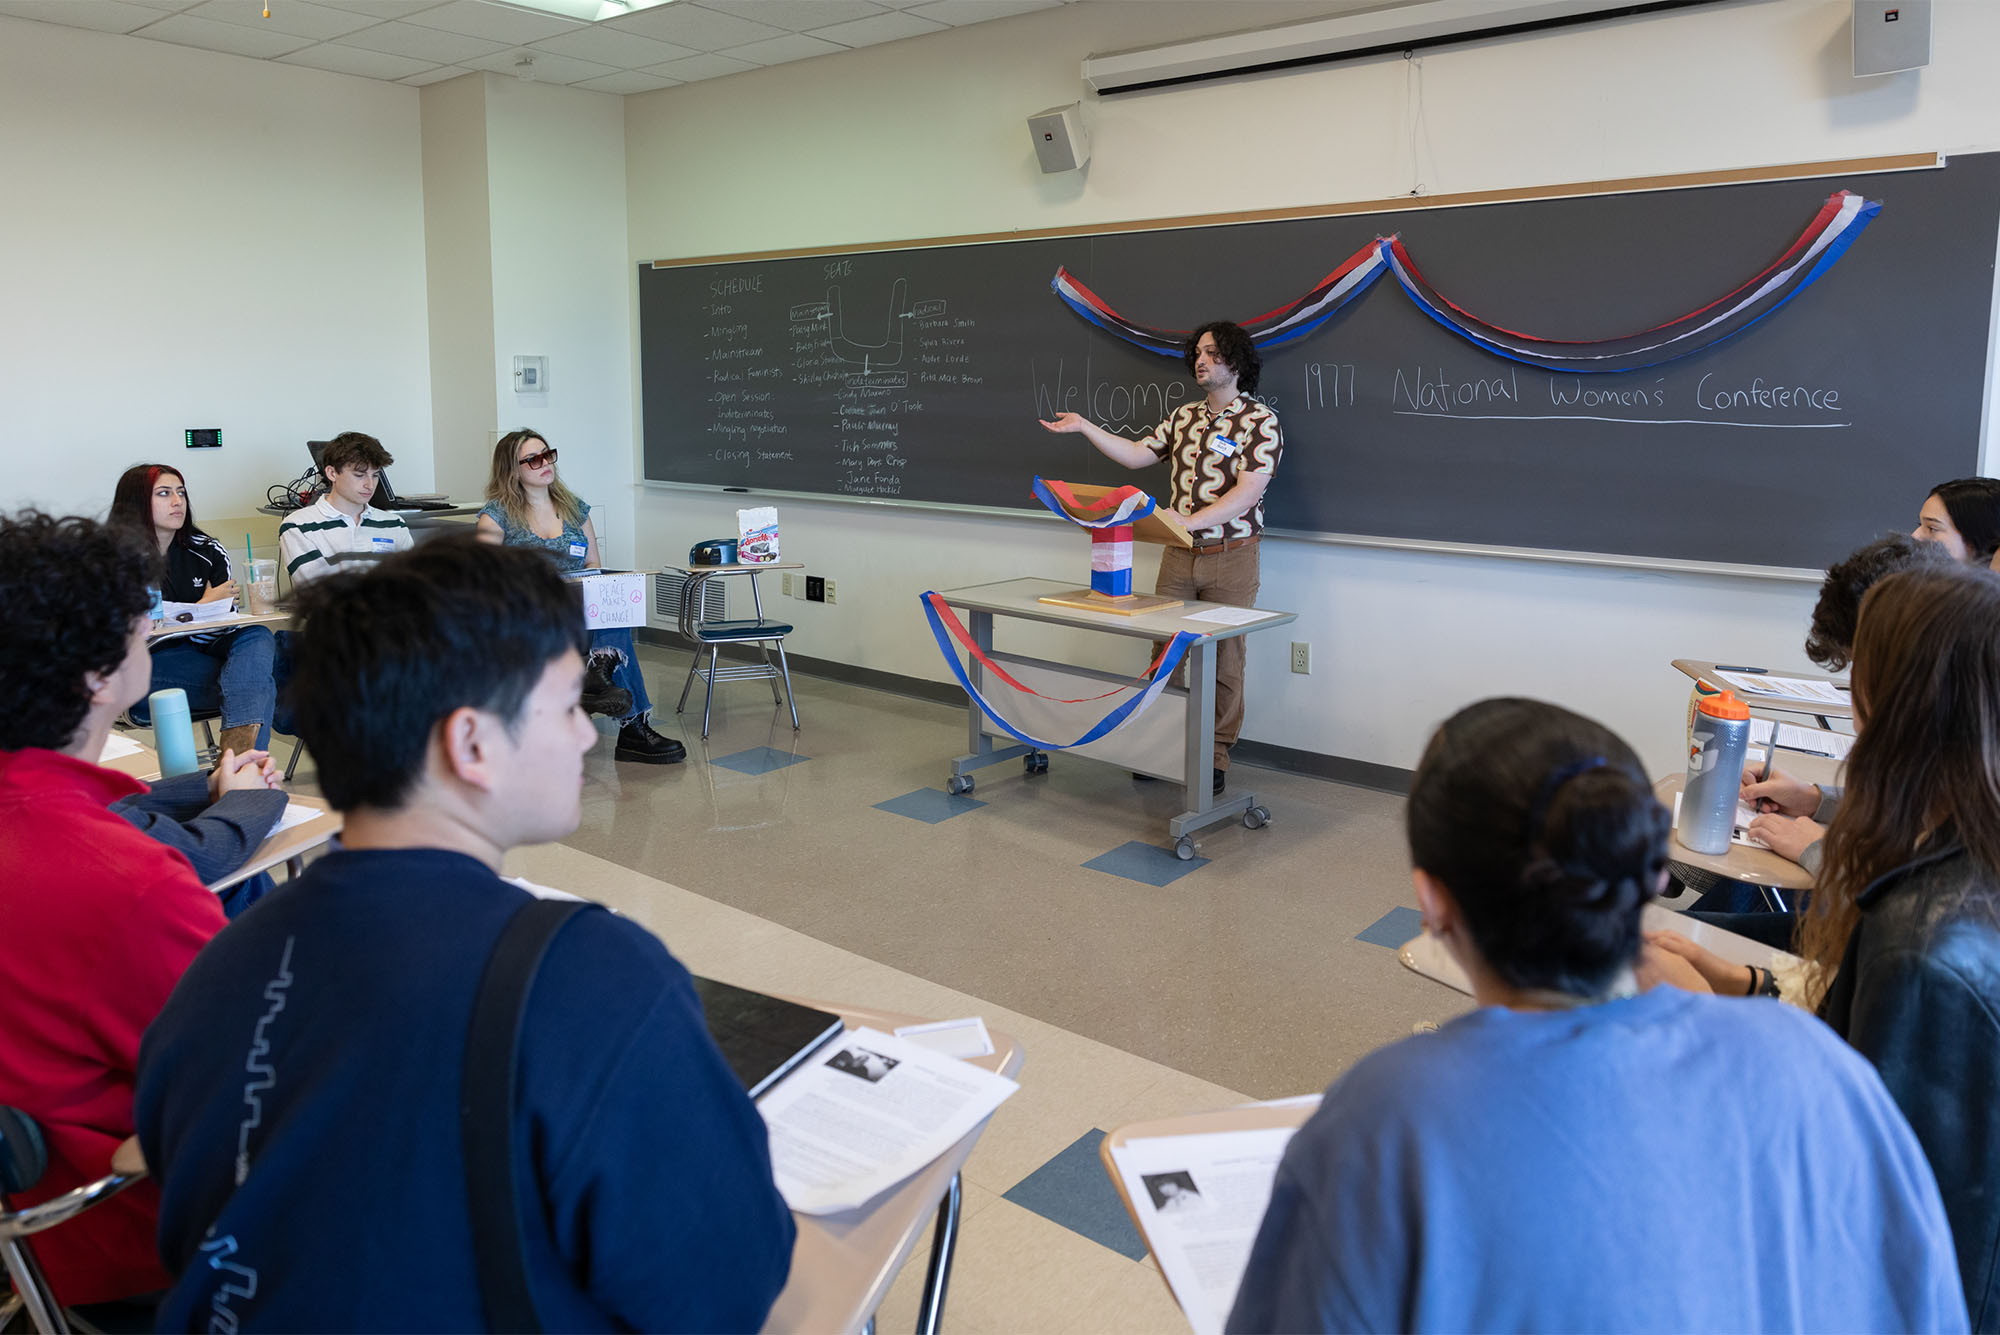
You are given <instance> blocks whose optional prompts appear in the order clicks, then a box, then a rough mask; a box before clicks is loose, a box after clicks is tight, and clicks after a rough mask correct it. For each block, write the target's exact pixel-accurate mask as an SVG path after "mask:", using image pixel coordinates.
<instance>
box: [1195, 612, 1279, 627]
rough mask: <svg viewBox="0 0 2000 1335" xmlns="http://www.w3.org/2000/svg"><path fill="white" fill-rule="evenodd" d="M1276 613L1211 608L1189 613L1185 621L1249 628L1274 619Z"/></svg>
mask: <svg viewBox="0 0 2000 1335" xmlns="http://www.w3.org/2000/svg"><path fill="white" fill-rule="evenodd" d="M1276 615H1278V614H1277V613H1276V612H1261V611H1259V610H1257V609H1256V608H1254V607H1211V608H1209V609H1208V610H1207V611H1205V612H1189V613H1188V614H1187V615H1186V616H1185V617H1182V618H1181V619H1182V620H1183V621H1206V622H1209V623H1210V624H1211V625H1216V626H1247V625H1249V624H1250V623H1251V622H1253V621H1262V620H1263V619H1264V618H1265V617H1274V616H1276Z"/></svg>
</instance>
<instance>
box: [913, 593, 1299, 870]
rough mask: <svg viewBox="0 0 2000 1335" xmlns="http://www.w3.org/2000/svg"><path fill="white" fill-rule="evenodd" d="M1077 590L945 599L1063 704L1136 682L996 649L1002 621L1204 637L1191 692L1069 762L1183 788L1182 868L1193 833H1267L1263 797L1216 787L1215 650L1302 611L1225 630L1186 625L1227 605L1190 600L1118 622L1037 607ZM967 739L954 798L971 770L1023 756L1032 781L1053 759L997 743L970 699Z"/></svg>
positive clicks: (1191, 660)
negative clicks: (1233, 826)
mask: <svg viewBox="0 0 2000 1335" xmlns="http://www.w3.org/2000/svg"><path fill="white" fill-rule="evenodd" d="M1075 591H1076V583H1075V581H1074V580H1059V579H1010V580H1003V581H1001V582H999V583H996V584H978V585H973V586H971V587H969V588H963V589H950V590H947V591H945V592H944V593H942V594H941V595H940V596H941V597H942V598H943V599H944V600H945V602H946V603H948V604H950V605H951V606H952V607H953V608H956V609H959V610H961V611H965V612H969V613H971V616H970V618H969V620H968V625H967V629H968V630H969V631H970V632H971V635H972V638H973V641H974V643H976V644H977V645H978V646H979V648H980V651H981V652H983V653H985V654H986V655H987V656H988V657H990V658H992V659H993V661H994V662H996V663H1000V664H1004V665H1005V666H1006V667H1007V669H1008V671H1009V672H1010V673H1012V674H1013V675H1014V676H1016V677H1017V678H1019V679H1021V680H1022V681H1023V682H1024V683H1025V684H1027V685H1029V686H1031V687H1034V688H1035V689H1037V690H1041V691H1044V692H1046V693H1049V694H1053V695H1055V696H1057V697H1058V698H1063V699H1071V698H1076V697H1081V696H1094V695H1102V694H1103V693H1105V692H1106V691H1107V690H1110V689H1112V688H1113V687H1116V686H1118V685H1122V684H1126V683H1128V682H1129V681H1130V678H1128V677H1120V676H1118V675H1116V674H1114V673H1109V672H1099V671H1096V670H1094V669H1091V668H1087V667H1081V666H1077V665H1074V664H1066V663H1056V662H1050V661H1048V660H1046V659H1039V658H1029V657H1026V656H1024V655H1020V654H1012V653H1000V652H996V651H995V650H994V648H993V618H994V617H996V616H1002V617H1014V618H1017V619H1021V620H1026V621H1039V622H1045V623H1047V624H1049V625H1055V626H1063V627H1068V628H1071V629H1076V630H1090V631H1098V632H1101V633H1103V634H1106V635H1122V636H1125V637H1127V638H1130V639H1136V640H1154V641H1157V640H1167V639H1171V638H1173V636H1174V634H1175V632H1177V631H1183V630H1188V631H1193V632H1195V633H1196V634H1197V635H1199V636H1200V637H1201V638H1200V639H1198V640H1196V641H1195V642H1194V644H1193V645H1192V646H1191V647H1190V648H1189V649H1188V652H1187V660H1186V672H1187V686H1186V688H1185V689H1184V690H1183V689H1182V688H1180V687H1173V686H1170V687H1168V688H1167V690H1166V691H1165V692H1164V693H1163V694H1162V695H1161V697H1160V698H1159V699H1158V700H1156V701H1154V702H1153V706H1152V707H1151V708H1149V709H1147V710H1146V711H1145V712H1144V713H1142V714H1140V715H1138V716H1136V717H1134V718H1132V719H1130V720H1128V721H1127V722H1126V723H1125V725H1124V726H1123V727H1121V728H1119V729H1117V730H1116V731H1114V732H1112V733H1111V734H1109V735H1108V736H1105V737H1100V738H1099V739H1097V740H1096V741H1094V742H1092V743H1090V744H1089V745H1088V746H1081V747H1077V748H1075V749H1074V750H1073V751H1072V752H1071V754H1074V755H1081V756H1088V757H1090V758H1091V759H1093V760H1102V761H1105V762H1107V763H1109V764H1113V765H1116V766H1118V767H1119V768H1121V769H1128V770H1132V771H1135V772H1137V773H1140V774H1151V775H1153V776H1155V777H1157V778H1162V779H1171V780H1173V781H1174V782H1175V783H1178V784H1180V785H1182V787H1183V788H1184V790H1185V791H1186V794H1187V801H1188V804H1189V809H1188V810H1186V811H1183V812H1182V813H1181V814H1180V815H1178V816H1175V817H1174V818H1173V819H1171V820H1170V821H1168V822H1167V837H1168V838H1170V839H1172V840H1173V841H1174V852H1175V853H1176V854H1177V855H1179V856H1180V857H1181V858H1182V859H1184V860H1185V859H1191V858H1193V857H1194V852H1195V848H1194V839H1193V834H1194V832H1195V831H1197V830H1201V829H1206V828H1207V827H1208V826H1211V825H1219V824H1221V823H1222V822H1223V821H1227V820H1234V819H1236V818H1238V817H1241V818H1242V821H1243V823H1244V824H1245V825H1247V826H1249V827H1250V828H1251V829H1256V828H1257V827H1258V826H1261V825H1263V824H1264V823H1265V822H1266V821H1267V820H1269V819H1270V815H1271V813H1270V812H1269V811H1268V810H1266V809H1265V808H1264V807H1263V805H1262V804H1260V803H1259V802H1258V800H1257V794H1256V793H1254V792H1237V793H1233V794H1231V795H1230V796H1227V797H1224V798H1221V799H1217V798H1215V797H1214V796H1213V794H1212V792H1211V789H1210V778H1209V772H1210V770H1211V769H1212V768H1213V767H1214V764H1215V652H1214V650H1215V645H1216V644H1217V643H1219V642H1220V641H1222V640H1226V639H1231V638H1233V637H1235V636H1238V635H1248V634H1249V633H1251V632H1252V631H1259V630H1269V629H1271V628H1272V627H1274V626H1283V625H1286V624H1288V623H1290V622H1292V621H1295V620H1297V619H1298V616H1297V613H1294V612H1273V611H1266V612H1265V615H1264V616H1262V617H1261V618H1259V619H1258V620H1256V621H1252V622H1249V623H1247V624H1245V625H1240V626H1224V625H1217V624H1216V623H1214V622H1203V621H1190V620H1188V616H1189V615H1190V614H1191V613H1196V612H1205V611H1209V610H1212V609H1214V608H1217V607H1220V606H1221V604H1219V603H1204V602H1194V601H1189V602H1187V603H1184V604H1182V605H1181V606H1180V607H1177V608H1173V609H1171V610H1167V611H1161V612H1143V613H1140V614H1139V615H1137V616H1119V615H1118V614H1116V613H1114V612H1089V611H1084V610H1082V609H1080V608H1071V607H1058V606H1055V605H1053V604H1050V603H1044V602H1040V601H1037V600H1038V599H1040V598H1041V597H1042V595H1044V594H1058V595H1060V594H1069V593H1074V592H1075ZM1259 610H1262V609H1259ZM984 672H985V669H984V668H983V667H982V665H981V664H980V663H979V661H978V660H977V659H973V660H972V661H971V663H969V664H968V665H967V675H968V676H969V677H970V678H971V679H972V684H973V685H974V686H979V687H981V688H982V689H983V688H984V681H983V675H984ZM1175 697H1178V702H1179V705H1180V708H1178V709H1176V708H1175V707H1174V704H1175ZM966 735H967V744H968V746H969V747H970V751H969V753H968V754H966V755H962V756H960V757H958V758H957V759H956V760H954V761H952V762H951V777H950V779H949V781H948V782H947V783H946V785H945V790H946V791H947V792H952V793H965V792H970V791H972V785H973V778H972V771H974V770H978V769H984V768H985V767H987V766H988V765H997V764H999V763H1000V762H1001V761H1003V760H1011V759H1013V758H1014V757H1015V756H1022V757H1025V758H1026V765H1027V769H1028V772H1029V773H1031V774H1033V773H1038V772H1040V771H1041V770H1043V769H1046V768H1047V767H1048V757H1047V756H1046V755H1045V754H1043V753H1042V752H1040V751H1037V750H1035V749H1034V748H1032V747H1029V746H1025V745H1022V744H1019V743H1015V744H1011V745H996V744H995V736H996V735H998V736H1000V737H1005V734H1004V733H999V730H998V729H997V728H995V727H994V726H993V724H992V723H991V722H990V721H989V720H987V718H986V716H985V715H984V714H983V713H982V712H981V711H980V708H979V705H978V703H977V702H976V701H973V700H970V699H968V700H967V701H966Z"/></svg>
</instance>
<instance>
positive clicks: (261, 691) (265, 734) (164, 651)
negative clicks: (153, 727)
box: [132, 626, 278, 750]
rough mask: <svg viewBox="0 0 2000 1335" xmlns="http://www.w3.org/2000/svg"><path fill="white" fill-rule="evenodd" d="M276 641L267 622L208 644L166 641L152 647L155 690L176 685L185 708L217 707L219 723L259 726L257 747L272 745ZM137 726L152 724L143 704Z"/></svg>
mask: <svg viewBox="0 0 2000 1335" xmlns="http://www.w3.org/2000/svg"><path fill="white" fill-rule="evenodd" d="M276 643H277V642H276V641H275V640H273V639H272V638H271V631H270V628H269V627H267V626H245V627H243V628H242V629H241V630H233V631H230V632H229V633H228V634H227V635H225V636H224V637H223V638H221V639H219V640H216V641H214V642H213V643H210V644H190V643H189V642H188V641H186V640H168V641H167V642H166V643H165V644H162V645H160V646H159V647H157V648H155V649H154V650H153V685H152V689H153V690H155V691H164V690H167V689H169V688H171V687H175V686H178V687H180V688H181V689H182V690H184V691H186V692H187V698H188V708H189V709H190V710H192V711H193V712H195V713H197V714H199V713H202V712H203V711H206V710H220V711H221V713H222V726H223V727H225V728H235V727H240V726H245V725H248V724H252V723H254V724H256V725H257V747H258V749H259V750H262V749H264V748H265V747H268V746H269V745H270V744H271V712H272V710H273V708H275V706H276V703H277V696H278V688H277V686H276V684H275V683H274V682H273V681H272V678H271V667H272V659H273V657H274V656H275V654H276ZM132 717H133V719H134V720H136V721H137V722H139V723H140V724H145V723H148V722H150V719H149V717H148V713H147V709H146V702H145V701H143V700H142V701H140V702H139V703H138V704H136V705H134V706H133V707H132Z"/></svg>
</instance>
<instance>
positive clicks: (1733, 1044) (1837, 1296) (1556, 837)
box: [1228, 700, 1965, 1332]
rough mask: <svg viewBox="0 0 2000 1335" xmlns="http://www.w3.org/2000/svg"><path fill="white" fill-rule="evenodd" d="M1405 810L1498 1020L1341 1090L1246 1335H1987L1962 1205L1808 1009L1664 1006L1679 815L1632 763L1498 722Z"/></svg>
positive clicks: (1430, 884) (1271, 1246)
mask: <svg viewBox="0 0 2000 1335" xmlns="http://www.w3.org/2000/svg"><path fill="white" fill-rule="evenodd" d="M1407 818H1408V824H1409V838H1410V856H1411V858H1412V860H1413V861H1414V863H1415V866H1416V870H1415V871H1414V872H1413V873H1412V876H1413V879H1414V881H1415V883H1416V894H1417V902H1418V903H1419V904H1420V905H1421V906H1422V907H1423V913H1424V918H1425V922H1426V925H1427V926H1428V927H1429V929H1430V930H1431V931H1432V932H1433V933H1435V934H1436V935H1437V936H1438V937H1439V939H1440V940H1442V941H1443V943H1444V945H1445V947H1446V948H1447V949H1448V950H1449V951H1450V952H1451V955H1452V958H1453V959H1455V960H1456V961H1458V963H1459V964H1460V965H1461V966H1462V967H1463V968H1464V969H1465V972H1466V974H1467V975H1468V976H1469V977H1470V978H1471V979H1472V984H1473V992H1474V996H1475V997H1476V998H1477V999H1478V1001H1479V1003H1480V1008H1479V1009H1478V1010H1476V1011H1474V1012H1472V1013H1471V1014H1469V1015H1464V1016H1461V1017H1460V1018H1458V1019H1456V1020H1453V1021H1452V1022H1450V1023H1449V1024H1447V1025H1445V1026H1444V1027H1443V1028H1442V1029H1440V1030H1438V1031H1437V1032H1436V1033H1431V1034H1421V1035H1417V1036H1415V1037H1412V1038H1406V1039H1404V1040H1403V1041H1401V1042H1399V1043H1395V1044H1392V1045H1391V1046H1389V1047H1387V1048H1384V1049H1383V1050H1381V1051H1379V1052H1376V1053H1374V1054H1372V1055H1370V1056H1368V1057H1365V1058H1363V1059H1362V1060H1361V1061H1360V1062H1359V1063H1358V1064H1357V1065H1355V1067H1354V1068H1353V1069H1352V1070H1350V1071H1349V1072H1348V1073H1347V1074H1346V1075H1344V1076H1342V1077H1341V1078H1340V1079H1339V1080H1337V1081H1336V1082H1334V1084H1333V1086H1332V1088H1330V1089H1329V1090H1328V1091H1327V1092H1326V1097H1325V1101H1324V1102H1323V1103H1322V1104H1321V1106H1320V1108H1319V1110H1318V1111H1317V1112H1316V1113H1314V1114H1313V1116H1312V1117H1311V1118H1310V1119H1309V1120H1308V1121H1307V1122H1306V1124H1305V1126H1304V1127H1303V1128H1301V1129H1300V1131H1299V1133H1298V1135H1297V1136H1296V1137H1294V1138H1293V1140H1292V1142H1291V1144H1290V1145H1289V1146H1288V1147H1287V1149H1286V1151H1285V1155H1284V1158H1283V1161H1282V1162H1281V1164H1280V1166H1279V1169H1278V1174H1277V1181H1276V1185H1275V1188H1274V1190H1273V1192H1272V1195H1271V1202H1270V1207H1269V1209H1268V1210H1267V1211H1266V1213H1265V1215H1264V1221H1263V1225H1262V1227H1261V1229H1260V1230H1259V1232H1258V1235H1257V1240H1256V1243H1255V1245H1254V1246H1253V1248H1252V1250H1251V1254H1250V1261H1249V1268H1248V1271H1247V1273H1245V1275H1244V1277H1243V1283H1242V1287H1241V1289H1239V1290H1238V1293H1237V1298H1236V1306H1235V1309H1234V1311H1233V1312H1232V1313H1231V1314H1230V1317H1229V1322H1228V1329H1230V1330H1232V1331H1257V1332H1262V1331H1374V1330H1404V1331H1412V1330H1435V1331H1500V1330H1515V1331H1527V1330H1579V1331H1618V1330H1629V1329H1647V1330H1677V1331H1746V1330H1786V1331H1790V1330H1951V1329H1963V1328H1964V1325H1965V1308H1964V1301H1963V1298H1962V1297H1961V1295H1960V1293H1959V1289H1958V1282H1957V1275H1956V1273H1955V1271H1954V1269H1953V1264H1952V1252H1951V1236H1950V1234H1949V1232H1948V1231H1947V1229H1946V1226H1945V1221H1944V1214H1943V1211H1942V1210H1941V1209H1940V1208H1939V1204H1938V1190H1937V1185H1936V1183H1935V1182H1933V1181H1932V1178H1931V1173H1930V1169H1929V1166H1928V1165H1927V1164H1926V1163H1925V1162H1924V1159H1923V1155H1922V1152H1921V1150H1920V1149H1919V1148H1918V1146H1917V1144H1916V1141H1915V1138H1914V1137H1912V1136H1911V1134H1910V1129H1909V1127H1908V1126H1907V1125H1905V1124H1904V1122H1903V1119H1902V1117H1901V1115H1900V1114H1899V1113H1898V1112H1897V1111H1896V1107H1895V1104H1894V1103H1893V1102H1891V1101H1890V1099H1889V1097H1888V1095H1887V1094H1886V1093H1885V1092H1884V1090H1883V1088H1882V1082H1881V1081H1880V1080H1879V1079H1878V1078H1876V1075H1875V1073H1874V1072H1873V1071H1871V1070H1870V1069H1869V1068H1868V1065H1867V1063H1866V1062H1863V1061H1860V1060H1858V1059H1857V1058H1856V1056H1855V1054H1854V1053H1853V1052H1852V1051H1851V1050H1849V1049H1848V1048H1847V1047H1846V1046H1845V1045H1843V1044H1841V1043H1839V1042H1837V1041H1835V1039H1834V1037H1833V1035H1832V1034H1830V1033H1828V1032H1827V1030H1826V1028H1825V1026H1823V1025H1821V1024H1819V1023H1817V1022H1816V1021H1814V1020H1813V1018H1812V1017H1811V1016H1809V1015H1806V1014H1804V1013H1802V1012H1800V1011H1799V1010H1797V1009H1796V1008H1793V1007H1790V1006H1785V1005H1782V1004H1779V1003H1774V1002H1767V1003H1758V1004H1745V1003H1741V1002H1730V1001H1723V1000H1719V999H1717V998H1714V997H1709V996H1701V995H1690V993H1688V992H1685V991H1682V990H1680V989H1678V988H1667V987H1656V988H1654V989H1653V990H1651V991H1648V992H1643V993H1641V992H1638V991H1637V990H1636V986H1635V979H1634V966H1635V963H1636V962H1638V960H1639V958H1640V952H1641V945H1640V927H1639V921H1640V911H1641V909H1642V908H1643V906H1644V905H1645V903H1646V901H1647V900H1648V899H1650V898H1652V896H1653V894H1654V893H1655V891H1656V890H1657V888H1658V887H1659V886H1660V885H1661V884H1662V883H1663V881H1664V877H1665V866H1666V853H1667V824H1668V821H1667V814H1666V812H1665V811H1664V810H1663V809H1662V808H1661V807H1660V804H1659V803H1658V802H1656V801H1655V800H1654V799H1653V795H1652V789H1651V786H1650V785H1649V784H1648V783H1647V781H1646V774H1645V771H1644V770H1643V769H1641V768H1640V765H1639V760H1638V757H1637V756H1636V755H1634V754H1633V752H1632V750H1631V748H1630V747H1628V746H1626V745H1625V743H1624V742H1622V741H1620V740H1619V739H1618V738H1617V737H1616V736H1615V735H1613V734H1612V733H1611V732H1609V731H1608V730H1606V729H1605V728H1603V727H1601V726H1599V725H1598V724H1596V723H1593V722H1591V721H1590V720H1589V719H1586V718H1582V717H1580V716H1578V715H1576V714H1572V713H1570V712H1569V711H1568V710H1565V709H1561V708H1558V707H1557V706H1555V705H1550V704H1543V703H1541V702H1539V701H1534V700H1487V701H1484V702H1482V703H1480V704H1476V705H1472V706H1470V707H1469V708H1467V709H1464V710H1461V711H1460V712H1459V713H1458V714H1457V715H1455V716H1454V717H1452V718H1451V719H1449V720H1448V721H1446V723H1445V724H1444V726H1443V727H1441V728H1439V729H1438V732H1437V734H1436V736H1434V737H1433V738H1432V739H1431V742H1430V745H1429V746H1428V747H1427V748H1426V750H1425V752H1424V756H1423V760H1422V762H1421V764H1420V765H1419V766H1418V769H1417V773H1416V778H1415V781H1414V783H1413V786H1412V788H1411V790H1410V798H1409V807H1408V816H1407ZM1694 985H1695V986H1697V987H1698V986H1699V981H1698V980H1696V981H1695V984H1694ZM1690 1118H1694V1119H1696V1120H1697V1121H1698V1122H1699V1124H1700V1126H1701V1134H1700V1135H1689V1134H1688V1126H1689V1119H1690Z"/></svg>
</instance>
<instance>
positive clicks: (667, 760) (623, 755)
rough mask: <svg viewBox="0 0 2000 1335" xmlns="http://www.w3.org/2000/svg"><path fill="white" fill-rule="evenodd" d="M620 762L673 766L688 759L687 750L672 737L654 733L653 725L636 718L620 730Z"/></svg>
mask: <svg viewBox="0 0 2000 1335" xmlns="http://www.w3.org/2000/svg"><path fill="white" fill-rule="evenodd" d="M613 755H614V756H615V757H616V758H617V759H619V760H636V761H639V762H640V763H642V764H646V765H671V764H674V763H675V762H677V761H682V760H686V759H687V748H686V747H685V746H682V745H681V744H680V743H679V742H677V741H675V740H674V739H673V738H671V737H666V736H662V735H661V734H659V733H657V732H654V731H653V725H652V724H651V723H649V722H647V721H646V720H645V719H642V718H635V719H633V720H632V721H631V722H630V723H628V724H626V725H625V726H624V727H622V728H620V729H619V730H618V749H617V751H615V752H613Z"/></svg>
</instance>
